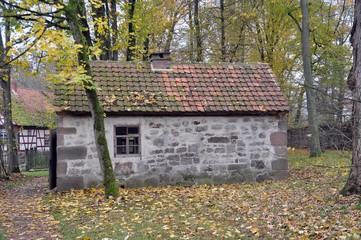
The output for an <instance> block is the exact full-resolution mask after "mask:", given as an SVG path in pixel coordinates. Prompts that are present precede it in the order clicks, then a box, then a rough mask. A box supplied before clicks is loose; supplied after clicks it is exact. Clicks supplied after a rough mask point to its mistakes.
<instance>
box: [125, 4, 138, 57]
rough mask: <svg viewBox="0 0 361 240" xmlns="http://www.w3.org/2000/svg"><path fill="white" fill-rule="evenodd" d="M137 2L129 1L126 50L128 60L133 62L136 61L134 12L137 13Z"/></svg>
mask: <svg viewBox="0 0 361 240" xmlns="http://www.w3.org/2000/svg"><path fill="white" fill-rule="evenodd" d="M135 2H136V0H128V4H129V10H128V15H129V19H128V21H129V22H128V46H127V50H126V60H127V61H132V60H134V50H135V45H136V39H135V35H134V34H135V29H134V24H133V21H134V12H135Z"/></svg>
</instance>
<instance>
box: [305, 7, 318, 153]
mask: <svg viewBox="0 0 361 240" xmlns="http://www.w3.org/2000/svg"><path fill="white" fill-rule="evenodd" d="M301 9H302V61H303V75H304V78H305V87H306V96H307V113H308V124H309V129H310V133H311V141H310V156H312V157H315V156H319V155H320V154H321V145H320V134H319V129H318V123H317V118H316V116H317V114H316V111H317V109H316V97H315V89H314V84H313V79H312V68H311V50H310V29H309V12H308V1H307V0H301Z"/></svg>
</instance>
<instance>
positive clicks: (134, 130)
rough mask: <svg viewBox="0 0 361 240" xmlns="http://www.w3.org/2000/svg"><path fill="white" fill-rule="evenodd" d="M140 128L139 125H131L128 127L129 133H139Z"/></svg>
mask: <svg viewBox="0 0 361 240" xmlns="http://www.w3.org/2000/svg"><path fill="white" fill-rule="evenodd" d="M138 133H139V128H138V127H130V128H128V134H138Z"/></svg>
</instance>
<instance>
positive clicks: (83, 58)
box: [64, 0, 119, 197]
mask: <svg viewBox="0 0 361 240" xmlns="http://www.w3.org/2000/svg"><path fill="white" fill-rule="evenodd" d="M64 10H65V15H66V19H67V22H68V24H69V27H70V30H71V33H72V36H73V38H74V40H75V43H76V44H80V45H81V46H82V48H81V49H80V51H79V52H78V62H79V65H81V66H83V67H84V69H85V71H86V75H87V76H89V77H90V81H84V85H85V92H86V95H87V98H88V103H89V108H90V111H91V114H92V118H93V120H94V137H95V143H96V147H97V151H98V157H99V162H100V166H101V169H102V172H103V183H104V187H105V195H106V196H113V197H117V196H119V188H118V186H117V183H116V180H115V174H114V170H113V166H112V161H111V158H110V155H109V150H108V144H107V140H106V137H105V127H104V111H103V108H102V106H101V104H100V102H99V99H98V95H97V91H96V87H95V85H94V82H93V76H92V72H91V68H90V59H89V45H88V44H87V41H86V38H87V36H85V35H84V34H86V32H84V31H83V27H84V26H82V25H81V24H80V21H79V18H85V3H84V1H83V0H69V2H68V5H67V6H66V7H65V9H64Z"/></svg>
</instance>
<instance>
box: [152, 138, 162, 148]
mask: <svg viewBox="0 0 361 240" xmlns="http://www.w3.org/2000/svg"><path fill="white" fill-rule="evenodd" d="M153 145H154V146H156V147H163V146H164V140H163V139H161V138H156V139H154V141H153Z"/></svg>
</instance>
